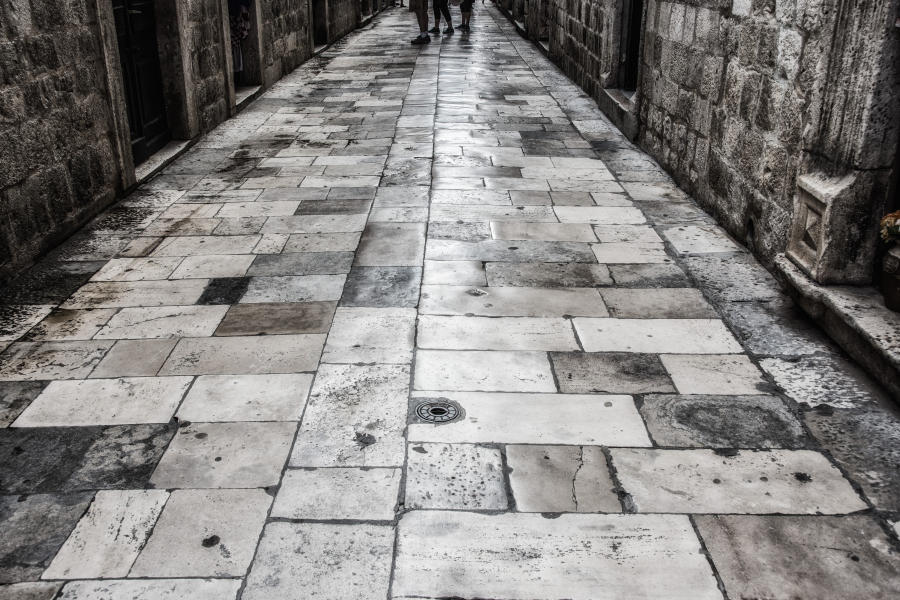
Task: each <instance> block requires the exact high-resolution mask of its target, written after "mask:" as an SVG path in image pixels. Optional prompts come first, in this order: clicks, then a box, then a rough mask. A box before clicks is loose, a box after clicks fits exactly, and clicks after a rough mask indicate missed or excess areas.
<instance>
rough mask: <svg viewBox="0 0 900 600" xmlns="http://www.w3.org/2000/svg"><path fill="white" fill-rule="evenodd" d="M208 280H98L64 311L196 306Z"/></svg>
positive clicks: (91, 283) (79, 290) (68, 303)
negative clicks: (75, 309)
mask: <svg viewBox="0 0 900 600" xmlns="http://www.w3.org/2000/svg"><path fill="white" fill-rule="evenodd" d="M207 283H208V281H207V280H206V279H185V280H179V281H128V282H124V281H97V282H90V283H86V284H84V285H83V286H81V288H79V289H78V291H77V292H75V293H74V294H72V296H71V297H70V298H69V299H68V300H66V301H65V303H63V305H62V306H61V307H60V308H121V307H128V306H188V305H190V304H196V302H197V300H199V299H200V296H202V295H203V290H205V289H206V284H207Z"/></svg>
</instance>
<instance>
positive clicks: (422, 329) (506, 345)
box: [416, 315, 579, 351]
mask: <svg viewBox="0 0 900 600" xmlns="http://www.w3.org/2000/svg"><path fill="white" fill-rule="evenodd" d="M416 343H417V345H418V346H419V347H420V348H432V349H443V350H547V351H550V350H557V351H567V350H578V349H579V347H578V342H577V341H576V340H575V334H574V332H573V330H572V324H571V321H570V320H569V319H563V318H555V319H554V318H537V317H493V318H492V317H465V316H439V315H422V316H420V317H419V326H418V333H417V336H416Z"/></svg>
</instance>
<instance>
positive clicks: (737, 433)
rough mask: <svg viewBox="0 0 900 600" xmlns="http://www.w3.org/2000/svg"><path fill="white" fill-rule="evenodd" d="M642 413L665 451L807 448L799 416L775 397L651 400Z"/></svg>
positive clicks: (662, 397)
mask: <svg viewBox="0 0 900 600" xmlns="http://www.w3.org/2000/svg"><path fill="white" fill-rule="evenodd" d="M640 411H641V414H642V415H643V416H644V421H645V422H646V423H647V429H648V430H649V431H650V435H651V436H652V437H653V440H654V441H655V442H656V443H657V444H659V445H661V446H673V447H695V448H703V447H705V448H802V447H804V446H806V445H807V443H808V440H807V436H806V433H805V432H804V431H803V427H802V426H801V425H800V422H799V421H798V420H797V417H795V416H794V415H793V414H792V412H791V411H790V410H789V409H788V407H787V406H786V405H785V403H784V402H783V401H782V400H781V399H780V398H777V397H774V396H704V395H693V396H676V395H671V396H670V395H649V396H645V397H644V401H643V403H642V404H641V407H640Z"/></svg>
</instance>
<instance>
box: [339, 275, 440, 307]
mask: <svg viewBox="0 0 900 600" xmlns="http://www.w3.org/2000/svg"><path fill="white" fill-rule="evenodd" d="M421 281H422V269H421V268H420V267H354V268H353V270H352V271H350V274H349V275H348V276H347V283H346V287H345V288H344V294H343V296H342V297H341V304H340V305H341V306H369V307H374V308H387V307H392V306H393V307H401V308H414V307H415V306H416V304H418V300H419V285H420V284H421Z"/></svg>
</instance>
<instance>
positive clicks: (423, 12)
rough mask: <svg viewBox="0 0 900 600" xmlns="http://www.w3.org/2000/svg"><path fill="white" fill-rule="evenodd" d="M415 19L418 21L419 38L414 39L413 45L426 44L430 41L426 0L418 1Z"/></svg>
mask: <svg viewBox="0 0 900 600" xmlns="http://www.w3.org/2000/svg"><path fill="white" fill-rule="evenodd" d="M416 19H418V21H419V36H418V37H416V38H414V39H413V41H412V43H413V44H427V43H428V42H430V41H431V38H430V37H428V0H420V1H419V6H418V8H417V9H416Z"/></svg>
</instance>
